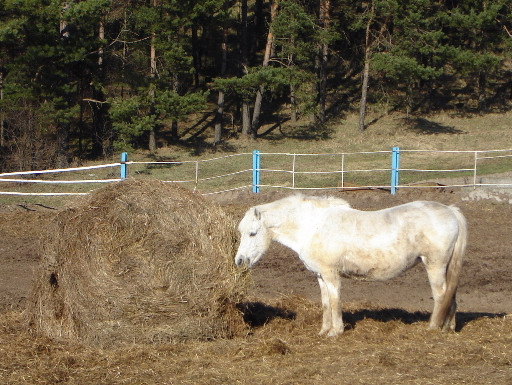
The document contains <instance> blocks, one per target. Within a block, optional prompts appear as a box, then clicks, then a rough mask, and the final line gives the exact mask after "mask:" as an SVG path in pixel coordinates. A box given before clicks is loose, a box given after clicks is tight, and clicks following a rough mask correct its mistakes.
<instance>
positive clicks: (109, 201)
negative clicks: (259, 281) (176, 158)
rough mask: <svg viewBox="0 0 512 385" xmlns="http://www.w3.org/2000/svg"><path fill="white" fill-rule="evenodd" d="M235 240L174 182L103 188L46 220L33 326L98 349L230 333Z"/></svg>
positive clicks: (215, 212)
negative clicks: (48, 221)
mask: <svg viewBox="0 0 512 385" xmlns="http://www.w3.org/2000/svg"><path fill="white" fill-rule="evenodd" d="M235 243H236V235H235V224H234V221H233V219H232V218H230V217H229V216H228V215H227V214H225V212H224V211H223V210H222V209H221V208H220V207H219V206H217V205H215V204H214V203H213V202H210V201H207V200H206V199H204V198H203V197H201V196H199V195H198V194H195V193H193V192H191V191H189V190H186V189H184V188H181V187H179V186H176V185H173V184H168V183H163V182H159V181H140V180H127V181H123V182H120V183H116V184H112V185H109V186H108V187H106V188H102V189H99V190H97V191H96V192H94V193H93V194H91V195H90V196H88V197H87V198H85V199H84V201H82V202H81V204H79V205H77V206H76V207H73V208H70V209H67V210H64V211H62V212H61V213H59V214H58V215H57V216H56V217H55V219H54V220H53V221H52V222H51V223H49V225H48V229H47V235H46V236H45V237H44V239H43V244H42V256H41V257H42V258H41V265H40V270H39V272H38V277H37V278H36V280H35V284H34V289H33V291H32V294H31V297H30V298H29V301H28V307H27V312H26V314H27V317H28V325H29V328H30V329H31V330H33V331H35V332H36V333H38V334H43V335H45V336H49V337H52V338H66V339H71V340H77V341H80V342H82V343H86V344H94V345H100V346H111V345H117V344H119V343H125V342H130V343H159V342H174V341H180V340H187V339H214V338H220V337H230V336H232V335H234V334H235V333H236V332H237V331H240V328H241V327H243V326H242V325H243V321H242V316H241V314H239V312H238V311H237V310H236V303H238V302H239V301H240V300H242V298H243V296H244V293H245V287H246V279H245V274H244V272H243V271H240V270H238V269H236V268H235V266H234V263H233V255H234V252H235Z"/></svg>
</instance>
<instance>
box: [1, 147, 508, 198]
mask: <svg viewBox="0 0 512 385" xmlns="http://www.w3.org/2000/svg"><path fill="white" fill-rule="evenodd" d="M390 157H391V159H390ZM491 172H493V173H497V172H499V173H507V172H512V149H504V150H486V151H481V150H477V151H456V150H453V151H450V150H448V151H435V150H404V149H399V148H397V147H395V148H393V149H392V150H386V151H371V152H370V151H363V152H346V153H321V154H297V153H272V152H259V151H254V152H252V153H239V154H232V155H226V156H222V157H216V158H210V159H202V160H190V161H145V162H140V161H128V156H127V154H126V153H123V156H122V161H121V162H118V163H109V164H102V165H95V166H88V167H73V168H66V169H52V170H39V171H20V172H8V173H0V190H1V191H0V195H4V196H5V195H14V196H16V195H18V196H64V195H86V194H89V193H90V192H91V191H93V190H94V189H96V188H97V187H98V184H104V183H112V182H118V181H121V180H123V179H125V178H127V177H128V176H130V177H134V178H154V179H160V180H162V181H164V182H174V183H182V184H184V185H186V186H188V187H190V188H191V189H194V190H197V191H199V192H201V193H203V194H215V193H221V192H227V191H234V190H249V189H251V190H252V191H253V192H259V191H260V190H261V189H270V188H272V189H291V190H313V189H314V190H332V189H343V190H348V189H363V188H364V189H370V188H381V189H390V190H391V192H392V193H394V192H395V191H396V190H397V189H400V188H425V187H430V186H432V183H425V181H444V180H449V182H443V183H442V184H437V185H438V187H474V188H477V187H481V186H499V187H512V176H511V177H510V179H509V180H494V181H489V180H485V175H487V174H489V173H491ZM68 175H72V176H73V177H72V178H66V177H65V176H68ZM420 182H421V183H420ZM31 184H37V185H39V186H40V188H39V189H38V191H34V190H35V189H34V187H30V185H31ZM63 186H67V189H66V190H65V191H62V188H63ZM69 186H72V187H71V188H70V187H69ZM70 190H71V191H70Z"/></svg>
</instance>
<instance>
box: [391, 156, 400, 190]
mask: <svg viewBox="0 0 512 385" xmlns="http://www.w3.org/2000/svg"><path fill="white" fill-rule="evenodd" d="M399 184H400V147H393V151H392V152H391V194H393V195H395V194H396V192H397V190H398V185H399Z"/></svg>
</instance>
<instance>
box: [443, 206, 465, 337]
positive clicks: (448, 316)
mask: <svg viewBox="0 0 512 385" xmlns="http://www.w3.org/2000/svg"><path fill="white" fill-rule="evenodd" d="M450 209H451V211H452V212H453V214H454V215H455V217H456V218H457V222H458V227H459V231H458V234H457V239H456V241H455V246H454V247H453V251H452V255H451V258H450V261H449V262H448V266H447V267H446V290H445V294H444V296H443V299H442V300H441V303H440V306H439V318H438V319H439V320H440V321H441V322H440V323H438V325H440V326H441V327H442V329H443V330H448V329H450V327H454V326H455V324H453V326H451V325H450V322H451V320H452V318H453V317H454V315H455V310H456V306H457V305H456V302H455V296H456V294H457V286H458V285H459V277H460V273H461V270H462V258H463V256H464V253H465V251H466V245H467V238H468V225H467V222H466V218H465V217H464V215H463V214H462V212H461V211H460V209H459V208H458V207H456V206H450Z"/></svg>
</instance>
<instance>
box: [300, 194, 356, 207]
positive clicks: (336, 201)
mask: <svg viewBox="0 0 512 385" xmlns="http://www.w3.org/2000/svg"><path fill="white" fill-rule="evenodd" d="M292 197H293V198H294V199H296V200H298V201H300V202H309V203H311V204H313V205H314V206H316V207H332V206H345V207H350V203H348V202H347V201H346V200H345V199H341V198H337V197H333V196H328V195H320V196H316V195H304V194H301V193H298V194H295V195H292Z"/></svg>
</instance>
